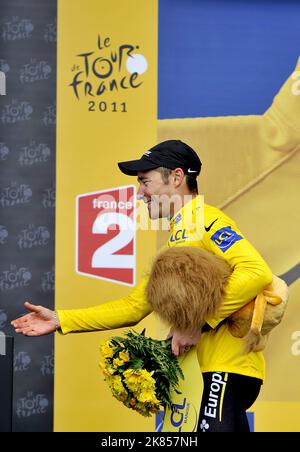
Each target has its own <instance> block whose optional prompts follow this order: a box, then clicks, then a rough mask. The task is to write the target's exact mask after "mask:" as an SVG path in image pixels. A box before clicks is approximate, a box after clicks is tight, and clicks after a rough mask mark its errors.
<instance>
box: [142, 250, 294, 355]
mask: <svg viewBox="0 0 300 452" xmlns="http://www.w3.org/2000/svg"><path fill="white" fill-rule="evenodd" d="M230 275H231V268H230V266H229V264H228V263H227V262H226V261H225V259H223V258H222V257H220V256H217V255H214V254H212V253H210V252H208V251H206V250H204V249H202V248H199V247H193V246H182V247H171V248H168V249H167V250H165V251H163V252H162V253H160V254H159V255H158V256H157V258H156V259H155V261H154V263H153V265H152V269H151V272H150V276H149V281H148V284H147V288H146V294H147V299H148V302H149V304H150V305H151V306H152V308H153V310H154V312H156V313H157V314H158V315H159V316H160V317H161V318H162V320H164V321H165V322H167V323H168V324H169V325H170V326H171V327H173V328H174V329H178V330H180V331H187V330H195V329H197V328H201V327H202V326H203V325H204V324H205V323H206V320H208V319H209V318H211V317H213V316H214V314H216V313H217V311H218V310H219V308H220V306H221V303H222V297H223V294H224V291H225V289H226V284H227V281H228V278H229V277H230ZM287 299H288V289H287V285H286V284H285V282H284V281H283V280H281V279H280V278H278V277H277V276H274V278H273V282H272V284H270V286H268V287H267V288H266V289H265V290H264V291H263V292H262V293H260V294H258V295H257V297H256V299H255V300H253V301H251V302H249V303H248V304H247V305H246V306H244V307H243V308H241V309H240V310H239V311H237V312H235V313H234V314H233V315H232V316H231V317H229V319H228V327H229V331H230V332H231V334H232V335H233V336H235V337H239V338H242V337H244V338H245V351H246V352H249V351H251V350H255V351H257V350H262V349H263V348H264V347H265V345H266V338H267V334H268V333H269V332H270V331H271V329H273V328H274V326H276V325H278V323H280V321H281V319H282V317H283V314H284V311H285V307H286V303H287Z"/></svg>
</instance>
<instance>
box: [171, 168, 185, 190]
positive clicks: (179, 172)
mask: <svg viewBox="0 0 300 452" xmlns="http://www.w3.org/2000/svg"><path fill="white" fill-rule="evenodd" d="M184 176H185V175H184V172H183V169H182V168H175V169H174V172H173V178H174V179H173V180H174V185H175V187H176V188H177V187H180V185H181V184H182V181H183V179H184Z"/></svg>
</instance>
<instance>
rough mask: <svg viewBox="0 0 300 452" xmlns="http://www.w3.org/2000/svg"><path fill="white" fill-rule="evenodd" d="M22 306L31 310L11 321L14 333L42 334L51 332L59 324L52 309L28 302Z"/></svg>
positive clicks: (25, 334) (26, 334)
mask: <svg viewBox="0 0 300 452" xmlns="http://www.w3.org/2000/svg"><path fill="white" fill-rule="evenodd" d="M24 306H25V307H26V309H28V310H29V311H31V312H30V313H29V314H26V315H23V316H22V317H19V318H18V319H15V320H13V321H12V322H11V324H12V325H13V326H14V327H15V330H16V333H21V334H24V336H43V335H44V334H49V333H53V332H54V331H55V330H56V329H57V327H58V326H59V325H58V320H57V317H56V314H55V312H54V311H51V310H50V309H47V308H44V307H43V306H36V305H34V304H31V303H28V302H26V303H25V304H24Z"/></svg>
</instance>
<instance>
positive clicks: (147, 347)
mask: <svg viewBox="0 0 300 452" xmlns="http://www.w3.org/2000/svg"><path fill="white" fill-rule="evenodd" d="M100 349H101V354H102V358H103V359H102V360H101V362H100V367H101V369H102V372H103V373H104V375H105V381H106V382H107V383H108V385H109V387H110V389H111V392H112V394H113V396H114V397H116V399H118V400H120V401H121V402H123V404H124V405H125V406H126V407H128V408H131V409H133V410H135V411H137V412H138V413H140V414H141V415H143V416H151V414H153V413H157V412H158V411H159V409H160V406H163V407H168V408H170V409H171V410H172V411H174V410H175V407H174V405H173V404H172V401H171V395H170V392H171V390H174V391H175V392H177V393H178V392H179V391H178V389H177V388H178V383H179V378H182V379H183V378H184V377H183V373H182V370H181V368H180V366H179V364H178V361H177V358H176V357H175V356H174V355H173V354H172V350H171V340H170V339H169V340H165V341H159V340H155V339H151V338H149V337H146V336H145V330H143V331H142V333H141V334H138V333H136V332H134V331H127V332H126V333H125V337H117V336H115V337H113V338H111V339H110V340H109V341H107V342H106V343H105V344H104V345H102V346H101V347H100Z"/></svg>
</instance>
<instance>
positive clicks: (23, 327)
mask: <svg viewBox="0 0 300 452" xmlns="http://www.w3.org/2000/svg"><path fill="white" fill-rule="evenodd" d="M146 284H147V278H144V279H143V280H142V281H141V282H140V283H139V284H138V285H137V286H136V287H135V289H134V290H133V291H132V292H131V293H130V294H129V295H128V296H127V297H123V298H120V299H118V300H115V301H110V302H107V303H103V304H101V305H98V306H93V307H90V308H83V309H66V310H63V309H60V310H58V311H57V312H55V311H51V310H50V309H47V308H44V307H43V306H35V305H32V304H30V303H25V307H26V308H27V309H29V310H30V311H31V312H30V313H29V314H26V315H24V316H22V317H20V318H18V319H15V320H13V321H12V322H11V323H12V325H13V326H14V327H15V329H16V332H17V333H22V334H24V335H25V336H42V335H45V334H49V333H53V332H54V331H56V330H57V329H60V331H61V332H62V333H63V334H67V333H75V332H84V331H102V330H110V329H114V328H121V327H125V326H132V325H135V324H136V323H138V322H139V321H140V320H142V319H143V318H144V317H146V316H147V315H148V314H150V312H151V307H150V306H149V305H148V303H147V301H146V298H145V287H146Z"/></svg>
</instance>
